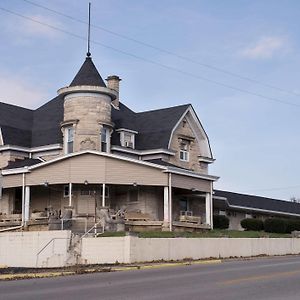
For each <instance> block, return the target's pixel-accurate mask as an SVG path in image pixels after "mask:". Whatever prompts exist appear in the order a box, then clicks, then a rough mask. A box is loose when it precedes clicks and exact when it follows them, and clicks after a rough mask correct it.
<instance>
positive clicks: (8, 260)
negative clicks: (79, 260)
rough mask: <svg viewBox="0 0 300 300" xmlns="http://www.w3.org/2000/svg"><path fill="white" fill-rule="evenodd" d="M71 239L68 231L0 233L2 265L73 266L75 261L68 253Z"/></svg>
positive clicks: (0, 259) (33, 266) (0, 262)
mask: <svg viewBox="0 0 300 300" xmlns="http://www.w3.org/2000/svg"><path fill="white" fill-rule="evenodd" d="M70 238H71V231H67V230H62V231H32V232H7V233H0V265H6V266H9V267H28V268H35V267H36V266H37V267H46V268H49V267H63V266H66V265H68V264H69V263H70V264H72V263H74V260H72V255H70V254H69V252H68V250H69V245H70ZM51 240H53V241H52V242H51V243H50V244H49V245H48V246H47V247H46V248H45V250H44V251H42V252H41V253H40V254H39V255H38V256H37V254H38V252H39V251H40V250H41V249H42V248H43V247H44V246H46V245H47V244H48V243H49V242H50V241H51Z"/></svg>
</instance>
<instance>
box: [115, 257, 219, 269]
mask: <svg viewBox="0 0 300 300" xmlns="http://www.w3.org/2000/svg"><path fill="white" fill-rule="evenodd" d="M219 263H222V260H221V259H214V260H196V261H189V262H177V263H176V262H175V263H162V264H156V265H139V266H131V267H120V268H112V270H113V271H131V270H146V269H160V268H168V267H179V266H191V265H208V264H219Z"/></svg>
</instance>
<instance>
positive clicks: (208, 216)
mask: <svg viewBox="0 0 300 300" xmlns="http://www.w3.org/2000/svg"><path fill="white" fill-rule="evenodd" d="M205 223H206V224H207V225H209V226H212V195H211V193H206V195H205Z"/></svg>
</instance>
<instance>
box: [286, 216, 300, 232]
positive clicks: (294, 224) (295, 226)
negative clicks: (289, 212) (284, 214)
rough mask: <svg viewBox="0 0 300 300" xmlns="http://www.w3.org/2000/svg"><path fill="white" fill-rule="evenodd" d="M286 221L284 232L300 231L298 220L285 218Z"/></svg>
mask: <svg viewBox="0 0 300 300" xmlns="http://www.w3.org/2000/svg"><path fill="white" fill-rule="evenodd" d="M285 221H286V225H287V226H286V233H291V232H292V231H295V230H296V231H300V220H293V219H291V220H289V219H287V220H285Z"/></svg>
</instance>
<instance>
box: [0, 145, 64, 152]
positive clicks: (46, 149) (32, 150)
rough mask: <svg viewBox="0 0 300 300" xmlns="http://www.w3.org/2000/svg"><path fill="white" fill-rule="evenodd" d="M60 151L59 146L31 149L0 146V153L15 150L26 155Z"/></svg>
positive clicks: (60, 146)
mask: <svg viewBox="0 0 300 300" xmlns="http://www.w3.org/2000/svg"><path fill="white" fill-rule="evenodd" d="M61 149H62V145H61V144H52V145H47V146H39V147H33V148H27V147H21V146H14V145H4V146H0V151H6V150H15V151H20V152H26V153H30V152H31V153H35V152H41V151H48V150H61Z"/></svg>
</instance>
